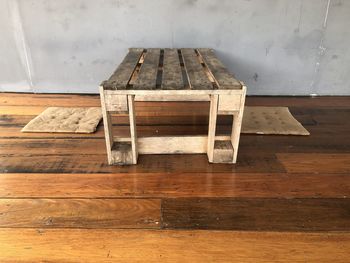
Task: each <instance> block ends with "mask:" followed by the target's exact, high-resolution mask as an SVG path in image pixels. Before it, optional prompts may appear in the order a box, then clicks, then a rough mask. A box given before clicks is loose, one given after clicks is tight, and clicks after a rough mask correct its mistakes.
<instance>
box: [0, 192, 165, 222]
mask: <svg viewBox="0 0 350 263" xmlns="http://www.w3.org/2000/svg"><path fill="white" fill-rule="evenodd" d="M0 227H40V228H46V227H50V228H52V227H66V228H67V227H69V228H159V227H160V200H156V199H147V200H145V199H0Z"/></svg>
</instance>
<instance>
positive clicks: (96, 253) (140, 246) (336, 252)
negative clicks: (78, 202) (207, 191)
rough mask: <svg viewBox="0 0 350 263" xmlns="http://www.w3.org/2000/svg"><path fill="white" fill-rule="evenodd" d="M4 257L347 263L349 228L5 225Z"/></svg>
mask: <svg viewBox="0 0 350 263" xmlns="http://www.w3.org/2000/svg"><path fill="white" fill-rule="evenodd" d="M0 243H1V244H2V246H1V247H0V250H1V253H0V261H1V262H40V261H46V262H251V263H256V262H315V263H319V262H347V261H348V260H347V259H348V258H349V255H350V254H349V253H350V252H349V251H350V236H349V235H348V234H344V233H329V234H320V233H307V234H306V233H276V232H232V231H155V230H153V231H150V230H148V231H147V230H113V231H112V230H91V229H90V230H79V229H74V230H73V229H65V230H62V229H48V230H46V229H45V230H42V229H0Z"/></svg>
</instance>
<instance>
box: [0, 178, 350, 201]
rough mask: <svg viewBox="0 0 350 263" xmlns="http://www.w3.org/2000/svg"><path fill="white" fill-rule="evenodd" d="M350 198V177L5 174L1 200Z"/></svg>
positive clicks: (1, 184)
mask: <svg viewBox="0 0 350 263" xmlns="http://www.w3.org/2000/svg"><path fill="white" fill-rule="evenodd" d="M252 196H254V197H256V198H306V197H308V198H348V197H349V196H350V180H349V176H348V175H346V174H285V173H280V174H278V173H244V174H241V173H215V174H211V173H171V174H170V173H159V172H158V173H112V174H86V173H82V174H61V173H59V174H45V173H39V174H30V173H24V174H22V173H19V174H16V173H7V174H0V198H31V197H33V198H118V197H137V198H153V197H154V198H163V197H168V198H171V197H245V198H249V197H252Z"/></svg>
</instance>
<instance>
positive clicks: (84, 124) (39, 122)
mask: <svg viewBox="0 0 350 263" xmlns="http://www.w3.org/2000/svg"><path fill="white" fill-rule="evenodd" d="M101 118H102V113H101V109H100V108H98V107H92V108H67V107H49V108H47V109H46V110H44V111H43V112H42V113H41V114H40V115H38V116H37V117H35V118H34V119H33V120H31V121H30V122H29V123H28V124H27V125H26V126H25V127H24V128H23V129H22V132H68V133H92V132H94V131H95V130H96V126H97V125H98V123H99V122H100V120H101Z"/></svg>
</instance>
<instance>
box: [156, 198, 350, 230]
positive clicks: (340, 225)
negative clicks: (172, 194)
mask: <svg viewBox="0 0 350 263" xmlns="http://www.w3.org/2000/svg"><path fill="white" fill-rule="evenodd" d="M349 209H350V199H343V198H341V199H334V198H332V199H322V198H311V199H276V198H274V199H266V198H263V199H260V198H251V199H250V198H239V199H235V198H225V199H220V198H215V199H208V198H206V199H203V198H201V199H198V198H177V199H165V200H163V201H162V218H163V224H164V227H166V228H176V229H216V230H218V229H220V230H224V229H225V230H249V231H252V230H264V231H267V230H268V231H349V230H350V212H349Z"/></svg>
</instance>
